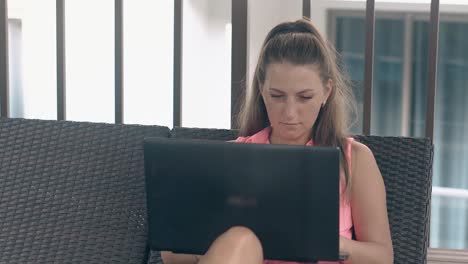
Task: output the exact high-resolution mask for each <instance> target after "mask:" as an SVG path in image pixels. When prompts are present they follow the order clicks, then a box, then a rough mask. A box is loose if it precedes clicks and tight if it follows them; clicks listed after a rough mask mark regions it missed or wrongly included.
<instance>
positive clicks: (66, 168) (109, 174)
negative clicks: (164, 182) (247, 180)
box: [0, 119, 169, 263]
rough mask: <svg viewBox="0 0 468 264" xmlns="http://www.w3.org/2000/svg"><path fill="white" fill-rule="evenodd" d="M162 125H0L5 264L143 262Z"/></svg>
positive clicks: (0, 227) (0, 228)
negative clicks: (147, 155)
mask: <svg viewBox="0 0 468 264" xmlns="http://www.w3.org/2000/svg"><path fill="white" fill-rule="evenodd" d="M148 136H163V137H168V136H169V129H168V128H165V127H159V126H137V125H113V124H97V123H84V122H71V121H44V120H24V119H0V263H142V259H143V256H144V251H145V245H146V237H147V228H146V222H147V221H146V197H145V187H144V183H145V181H144V168H143V138H144V137H148Z"/></svg>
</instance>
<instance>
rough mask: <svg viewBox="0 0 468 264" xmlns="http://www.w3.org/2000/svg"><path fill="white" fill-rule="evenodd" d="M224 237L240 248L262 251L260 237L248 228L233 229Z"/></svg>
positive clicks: (237, 227) (238, 227)
mask: <svg viewBox="0 0 468 264" xmlns="http://www.w3.org/2000/svg"><path fill="white" fill-rule="evenodd" d="M223 236H225V238H226V239H228V240H230V241H231V242H233V243H235V244H236V245H238V246H245V247H253V248H252V249H259V250H261V249H262V245H261V243H260V240H259V239H258V237H257V236H256V235H255V233H254V232H253V231H252V230H250V229H249V228H247V227H243V226H234V227H231V228H229V229H228V230H227V231H226V232H225V233H224V234H223Z"/></svg>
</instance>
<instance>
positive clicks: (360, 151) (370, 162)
mask: <svg viewBox="0 0 468 264" xmlns="http://www.w3.org/2000/svg"><path fill="white" fill-rule="evenodd" d="M352 157H353V158H352V172H351V189H350V202H351V208H352V215H353V224H354V230H355V233H356V239H357V241H353V240H349V239H346V238H340V250H342V251H344V252H348V253H349V255H350V258H349V260H348V261H347V262H346V263H360V264H366V263H393V245H392V240H391V235H390V226H389V223H388V215H387V203H386V194H385V186H384V182H383V178H382V175H381V174H380V171H379V168H378V166H377V163H376V161H375V158H374V155H373V154H372V152H371V150H370V149H369V148H368V147H366V146H365V145H363V144H361V143H358V142H353V145H352Z"/></svg>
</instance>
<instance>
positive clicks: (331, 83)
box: [323, 79, 333, 104]
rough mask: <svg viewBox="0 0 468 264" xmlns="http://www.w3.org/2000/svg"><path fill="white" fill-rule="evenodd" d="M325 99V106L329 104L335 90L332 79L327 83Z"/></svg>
mask: <svg viewBox="0 0 468 264" xmlns="http://www.w3.org/2000/svg"><path fill="white" fill-rule="evenodd" d="M324 88H325V98H324V100H323V102H324V104H325V103H326V102H327V100H328V97H329V96H330V94H331V92H332V89H333V81H332V79H328V81H327V83H326V84H325V87H324Z"/></svg>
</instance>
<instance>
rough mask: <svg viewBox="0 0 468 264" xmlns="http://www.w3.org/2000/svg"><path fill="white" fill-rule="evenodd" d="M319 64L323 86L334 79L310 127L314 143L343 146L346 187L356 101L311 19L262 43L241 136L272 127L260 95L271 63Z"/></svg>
mask: <svg viewBox="0 0 468 264" xmlns="http://www.w3.org/2000/svg"><path fill="white" fill-rule="evenodd" d="M281 62H289V63H292V64H295V65H316V66H318V69H319V74H320V78H321V80H322V82H323V84H324V86H325V85H326V84H327V83H328V82H329V80H331V81H332V90H331V93H330V96H329V97H328V100H327V103H326V104H325V105H324V106H323V107H322V109H321V110H320V113H319V115H318V117H317V120H316V121H315V124H314V126H313V127H312V130H311V135H310V137H311V138H312V139H313V140H314V144H315V145H319V146H333V147H339V148H340V149H341V156H342V158H341V166H342V167H343V169H344V172H345V179H344V180H345V186H346V189H348V187H349V186H350V183H351V179H350V172H349V164H348V160H347V159H346V154H345V152H346V147H347V136H348V129H349V127H350V126H351V122H350V120H351V117H353V118H354V117H355V116H356V104H355V99H354V95H353V93H352V92H351V86H350V82H349V79H348V77H347V74H345V73H344V70H343V67H342V66H343V65H342V64H341V60H340V58H339V56H338V54H337V52H336V51H335V49H334V47H333V46H332V45H330V44H329V43H328V42H327V41H326V40H325V39H324V38H323V37H322V35H321V34H320V33H319V31H318V30H317V29H316V28H315V26H314V25H312V23H311V22H310V20H308V19H306V18H303V19H299V20H297V21H294V22H284V23H281V24H279V25H277V26H275V27H274V28H273V29H272V30H271V31H270V32H269V33H268V35H267V37H266V38H265V41H264V42H263V45H262V48H261V51H260V55H259V59H258V63H257V66H256V68H255V73H254V76H253V80H252V86H251V88H250V89H246V93H245V95H244V96H245V100H244V102H243V104H242V105H241V110H240V113H239V115H238V126H239V129H240V131H239V132H240V136H250V135H253V134H255V133H257V132H258V131H260V130H262V129H263V128H265V127H267V126H269V125H270V124H269V120H268V115H267V111H266V107H265V103H264V102H263V98H262V96H261V88H262V87H263V84H264V82H265V76H266V70H267V67H268V66H269V65H270V64H272V63H281Z"/></svg>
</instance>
